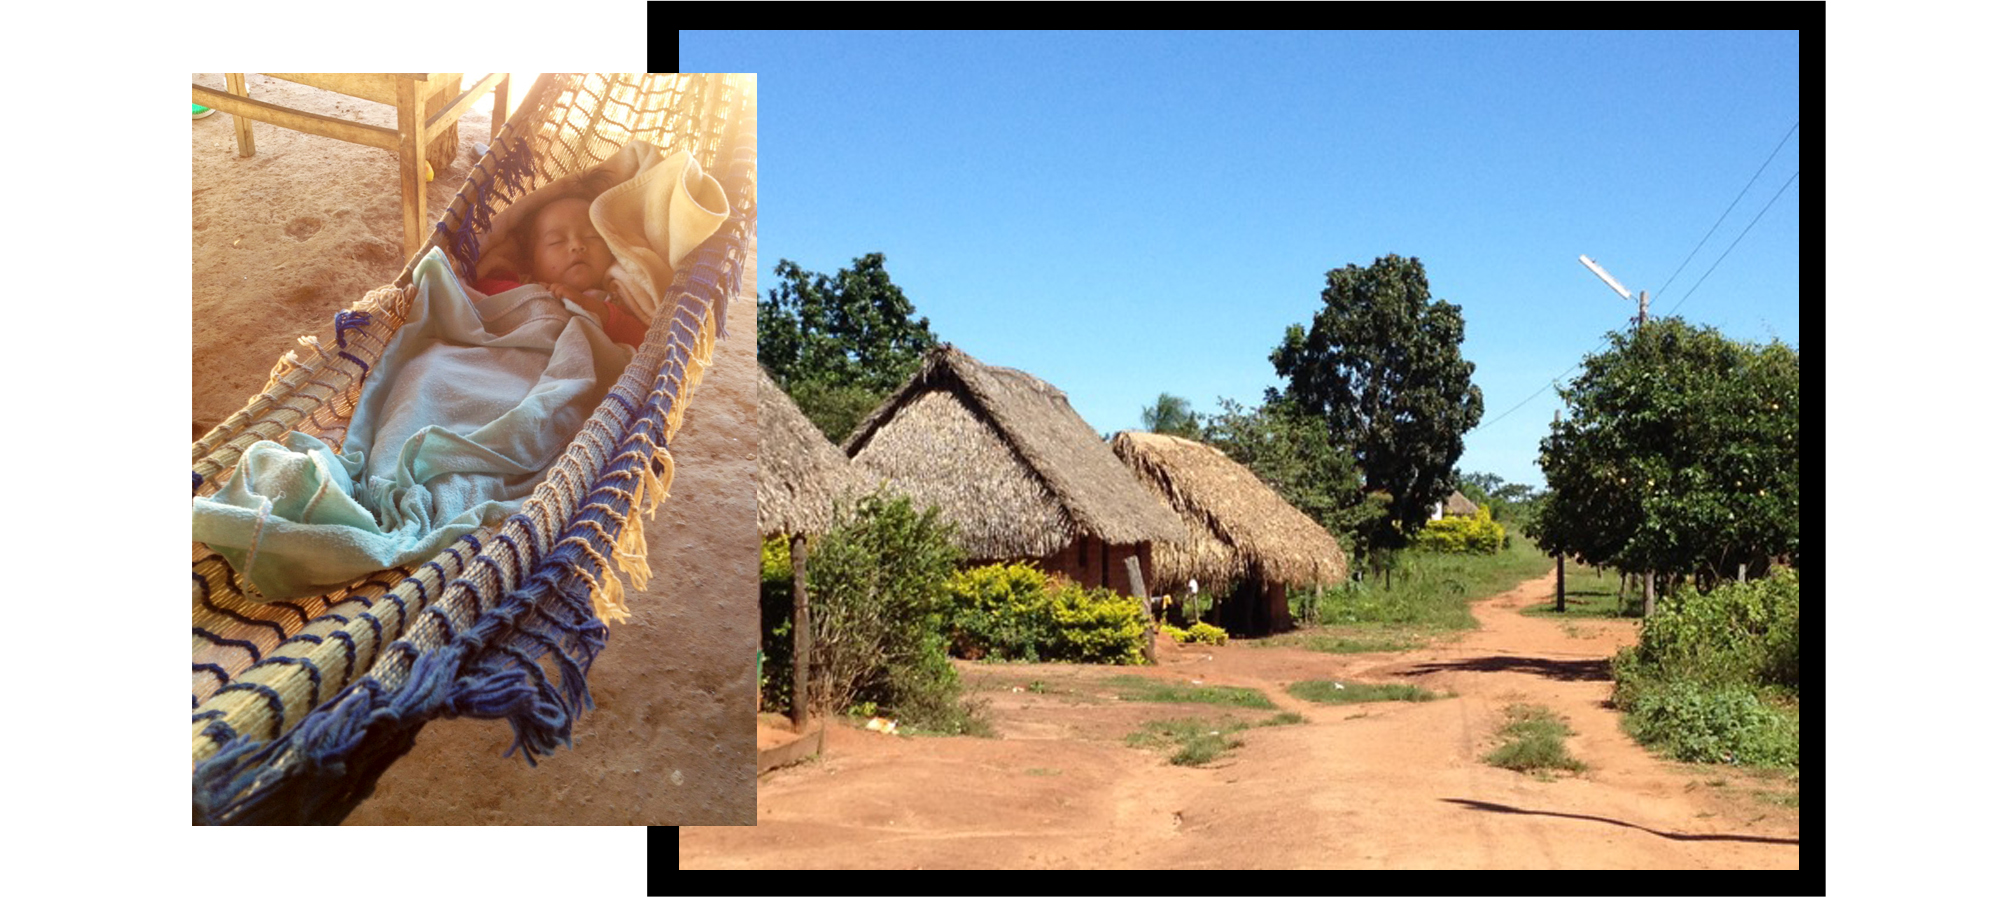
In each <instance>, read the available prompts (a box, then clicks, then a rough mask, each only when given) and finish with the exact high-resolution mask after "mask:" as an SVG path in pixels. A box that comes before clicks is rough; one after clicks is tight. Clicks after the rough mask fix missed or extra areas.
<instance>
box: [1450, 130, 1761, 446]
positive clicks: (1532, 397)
mask: <svg viewBox="0 0 2000 897" xmlns="http://www.w3.org/2000/svg"><path fill="white" fill-rule="evenodd" d="M1798 130H1799V123H1798V122H1792V128H1791V130H1789V131H1786V132H1785V136H1784V137H1781V138H1779V139H1778V145H1777V146H1775V147H1772V148H1771V154H1770V155H1769V156H1766V157H1764V164H1763V165H1759V166H1757V172H1756V174H1752V175H1751V176H1750V180H1749V181H1748V182H1746V183H1744V185H1743V189H1742V190H1740V191H1738V192H1737V194H1736V198H1735V199H1733V200H1730V201H1729V208H1727V209H1723V210H1722V215H1721V216H1719V217H1717V218H1716V219H1715V223H1714V224H1712V225H1709V228H1708V233H1706V234H1703V235H1702V237H1701V241H1700V242H1698V243H1696V244H1694V249H1693V250H1690V251H1689V252H1688V255H1687V258H1684V259H1682V260H1681V265H1680V267H1679V268H1675V269H1674V273H1673V274H1672V275H1671V276H1669V277H1668V278H1667V286H1672V285H1673V283H1674V278H1675V277H1679V276H1680V275H1681V269H1682V268H1686V267H1687V263H1688V262H1690V261H1692V260H1693V259H1694V257H1695V253H1698V252H1700V251H1701V247H1702V246H1704V245H1706V244H1707V243H1708V238H1709V237H1711V236H1714V235H1715V229H1716V228H1718V227H1721V226H1722V222H1723V220H1724V219H1726V218H1728V217H1729V213H1730V212H1731V211H1732V210H1734V209H1735V208H1736V204H1737V203H1739V202H1742V201H1743V195H1744V194H1746V193H1749V192H1750V186H1751V185H1752V184H1755V183H1757V178H1758V177H1759V176H1761V175H1762V174H1763V173H1764V169H1765V168H1766V167H1768V166H1770V164H1771V160H1772V159H1775V158H1777V156H1778V150H1781V149H1784V148H1785V143H1786V141H1789V140H1791V139H1792V135H1793V134H1794V133H1797V132H1798ZM1798 179H1799V172H1796V171H1794V172H1792V176H1791V178H1790V180H1787V181H1785V184H1784V186H1783V187H1779V188H1778V192H1776V193H1773V194H1771V198H1770V200H1769V201H1767V202H1765V203H1764V208H1762V209H1759V210H1757V217H1755V218H1752V219H1750V223H1749V224H1746V225H1744V226H1743V231H1742V232H1741V233H1738V234H1737V235H1736V239H1735V240H1732V241H1730V243H1729V248H1728V249H1724V250H1723V251H1722V254H1721V255H1719V256H1717V257H1716V259H1715V262H1714V264H1711V265H1709V266H1708V270H1707V271H1703V272H1702V274H1701V279H1700V280H1697V281H1695V282H1694V286H1692V287H1689V288H1688V291H1687V294H1686V295H1683V296H1682V297H1681V299H1680V302H1676V303H1674V307H1673V308H1672V309H1670V310H1669V311H1668V312H1667V316H1672V315H1673V313H1674V312H1676V311H1679V310H1680V307H1681V303H1682V302H1686V301H1687V300H1688V297H1689V296H1693V295H1694V292H1695V290H1698V289H1701V285H1702V283H1703V282H1705V281H1707V280H1708V275H1710V274H1712V273H1714V272H1715V268H1716V265H1720V264H1722V260H1723V259H1726V258H1728V257H1729V253H1730V251H1731V250H1734V249H1735V248H1736V244H1737V243H1741V242H1743V237H1744V235H1745V234H1748V233H1750V228H1753V227H1756V226H1757V222H1758V221H1759V220H1761V219H1762V218H1763V217H1764V213H1765V212H1767V211H1770V209H1771V205H1772V204H1773V203H1776V202H1777V201H1778V197H1780V196H1783V195H1784V193H1785V190H1786V189H1787V188H1789V187H1791V186H1792V182H1793V181H1796V180H1798ZM1666 292H1667V287H1665V286H1663V287H1661V288H1660V295H1663V296H1664V295H1666ZM1610 343H1611V338H1610V337H1609V336H1607V337H1605V338H1604V339H1602V340H1599V341H1598V343H1597V346H1596V348H1593V349H1591V350H1590V351H1589V352H1585V353H1584V355H1585V356H1589V355H1590V354H1591V353H1593V352H1596V351H1598V350H1599V349H1602V348H1604V347H1605V346H1607V345H1609V344H1610ZM1582 364H1583V362H1582V361H1578V362H1577V363H1576V364H1572V365H1570V366H1569V368H1568V369H1567V370H1564V371H1563V372H1562V373H1560V374H1557V375H1555V376H1554V377H1553V378H1550V380H1549V382H1547V383H1545V384H1542V387H1541V388H1540V389H1537V390H1535V391H1534V392H1531V393H1529V394H1528V397H1527V398H1525V399H1522V400H1521V401H1520V402H1519V403H1517V404H1515V405H1514V407H1512V408H1509V409H1507V410H1506V411H1503V412H1501V413H1500V415H1499V416H1498V417H1493V418H1489V419H1487V420H1483V421H1480V422H1479V425H1478V426H1476V427H1473V428H1472V429H1470V430H1467V431H1466V432H1467V433H1468V434H1471V433H1477V432H1479V431H1480V430H1483V429H1486V427H1487V426H1489V425H1491V424H1496V423H1499V422H1500V421H1502V420H1504V419H1506V417H1507V416H1508V415H1510V414H1513V413H1514V412H1516V411H1519V410H1521V409H1522V408H1524V407H1526V406H1527V404H1528V403H1529V402H1532V401H1534V400H1535V397H1536V396H1539V395H1541V394H1542V393H1544V392H1547V391H1548V390H1549V388H1550V387H1552V386H1555V385H1556V384H1557V383H1559V382H1561V381H1562V378H1564V377H1566V376H1569V372H1570V371H1574V370H1576V369H1577V368H1578V367H1580V366H1582Z"/></svg>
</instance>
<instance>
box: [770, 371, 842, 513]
mask: <svg viewBox="0 0 2000 897" xmlns="http://www.w3.org/2000/svg"><path fill="white" fill-rule="evenodd" d="M757 432H758V439H757V532H758V534H759V535H763V536H776V535H817V534H819V533H823V532H826V530H827V528H828V527H829V526H830V525H831V522H832V520H833V503H834V500H835V499H836V498H839V497H840V496H841V495H842V494H843V493H845V492H847V491H848V490H849V489H865V488H867V478H866V477H864V476H861V475H860V474H859V473H857V472H856V471H855V470H854V468H853V465H852V464H850V463H848V460H847V456H846V455H843V454H841V452H840V449H838V448H835V447H834V445H833V443H831V442H828V441H827V439H826V437H825V436H824V435H822V434H821V433H820V431H819V428H818V427H815V426H813V424H812V421H809V420H807V419H806V416H805V414H803V413H801V412H800V411H799V406H797V405H794V404H792V399H791V397H790V396H788V395H785V391H784V390H783V389H781V388H779V386H778V384H777V383H775V382H773V381H772V380H771V375H770V374H766V373H764V369H763V368H762V367H759V368H758V369H757Z"/></svg>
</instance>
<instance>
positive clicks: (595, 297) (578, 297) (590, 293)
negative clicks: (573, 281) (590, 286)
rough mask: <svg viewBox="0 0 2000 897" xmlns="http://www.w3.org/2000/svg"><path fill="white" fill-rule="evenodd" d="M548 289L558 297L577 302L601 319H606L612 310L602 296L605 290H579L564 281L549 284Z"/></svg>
mask: <svg viewBox="0 0 2000 897" xmlns="http://www.w3.org/2000/svg"><path fill="white" fill-rule="evenodd" d="M548 289H549V292H550V293H553V294H555V297H556V298H557V299H566V300H569V301H570V302H574V303H576V306H577V307H578V308H581V309H583V310H584V311H587V312H589V313H590V314H591V316H592V317H595V318H597V319H598V320H600V321H602V320H605V318H606V316H607V315H609V314H610V312H611V309H610V306H608V305H606V304H605V302H604V299H603V298H602V297H603V296H604V291H602V290H579V289H576V288H575V287H572V286H570V285H568V284H563V283H552V284H548Z"/></svg>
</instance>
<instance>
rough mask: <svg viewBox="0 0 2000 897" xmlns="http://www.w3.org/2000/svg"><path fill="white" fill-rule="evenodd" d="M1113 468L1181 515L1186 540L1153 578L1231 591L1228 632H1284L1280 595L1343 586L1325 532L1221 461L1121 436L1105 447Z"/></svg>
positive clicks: (1286, 618) (1169, 551)
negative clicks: (1122, 467)
mask: <svg viewBox="0 0 2000 897" xmlns="http://www.w3.org/2000/svg"><path fill="white" fill-rule="evenodd" d="M1111 450H1112V452H1114V453H1115V454H1117V456H1118V458H1119V460H1122V461H1124V462H1125V464H1126V465H1127V466H1129V467H1131V468H1132V470H1133V471H1134V472H1135V473H1137V474H1138V475H1139V480H1140V482H1143V483H1145V484H1146V486H1147V487H1148V488H1150V489H1151V490H1152V491H1153V493H1154V494H1155V495H1158V496H1159V497H1160V500H1161V501H1163V502H1165V503H1166V504H1167V505H1168V506H1169V507H1172V508H1173V509H1174V510H1175V511H1177V512H1179V513H1180V515H1181V520H1182V521H1183V522H1184V523H1185V524H1186V525H1187V528H1188V529H1189V530H1190V532H1191V535H1192V538H1190V539H1189V540H1188V541H1187V542H1185V543H1182V544H1181V545H1178V546H1163V547H1161V548H1159V549H1157V550H1156V551H1155V552H1154V554H1153V568H1154V569H1155V570H1157V571H1158V572H1159V575H1160V577H1161V578H1162V579H1163V580H1165V581H1166V582H1170V583H1179V582H1182V581H1185V580H1187V579H1189V578H1194V579H1198V580H1201V581H1203V582H1207V583H1214V584H1216V585H1220V584H1221V583H1223V582H1230V581H1233V582H1236V583H1238V586H1239V588H1238V592H1237V594H1236V595H1234V596H1232V597H1231V599H1230V602H1229V604H1234V605H1235V606H1234V607H1229V606H1227V605H1225V607H1224V608H1223V610H1224V613H1225V618H1228V619H1229V620H1230V622H1232V623H1234V624H1236V625H1233V626H1231V627H1230V628H1233V629H1237V630H1239V631H1247V632H1252V633H1257V634H1262V633H1264V632H1269V631H1271V630H1273V629H1285V628H1289V627H1290V625H1291V613H1290V609H1289V607H1288V606H1287V605H1286V603H1285V587H1286V586H1303V585H1332V584H1335V583H1338V582H1341V581H1342V580H1344V579H1346V578H1347V555H1346V554H1345V553H1343V552H1342V551H1341V550H1340V543H1339V542H1337V541H1335V540H1334V538H1333V535H1332V534H1331V533H1328V532H1327V531H1326V529H1325V528H1323V527H1321V526H1320V525H1319V524H1318V523H1315V522H1314V521H1313V519H1312V518H1310V517H1307V516H1306V515H1305V514H1304V513H1302V512H1301V511H1299V509H1297V508H1294V507H1292V506H1291V505H1290V504H1289V503H1287V502H1286V501H1285V500H1284V499H1283V498H1282V497H1280V496H1279V495H1278V493H1276V492H1274V491H1272V490H1271V487H1269V486H1266V485H1264V482H1263V481H1262V480H1259V479H1257V475H1256V474H1254V473H1251V472H1250V470H1249V468H1246V467H1244V466H1243V465H1241V464H1238V463H1236V462H1235V461H1232V460H1230V459H1229V456H1227V455H1224V454H1223V453H1222V452H1221V451H1219V450H1217V449H1215V448H1213V447H1210V446H1207V445H1203V444H1201V443H1199V442H1194V441H1192V440H1187V439H1182V438H1180V437H1178V436H1168V435H1165V434H1162V433H1146V432H1141V431H1137V430H1127V431H1125V432H1123V433H1120V434H1118V435H1117V436H1115V437H1113V438H1112V440H1111Z"/></svg>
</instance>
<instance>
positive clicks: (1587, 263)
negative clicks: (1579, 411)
mask: <svg viewBox="0 0 2000 897" xmlns="http://www.w3.org/2000/svg"><path fill="white" fill-rule="evenodd" d="M1576 260H1577V261H1579V262H1582V263H1583V266H1584V267H1586V268H1589V269H1590V273H1592V274H1595V275H1597V279H1599V280H1602V281H1604V285H1605V286H1608V287H1610V288H1612V289H1613V290H1616V291H1618V295H1620V296H1623V297H1625V298H1627V299H1630V298H1632V291H1631V290H1628V289H1626V288H1625V285H1624V284H1622V283H1619V282H1618V278H1616V277H1612V276H1611V272H1609V271H1606V270H1604V269H1603V268H1602V267H1600V266H1599V265H1598V264H1597V263H1596V262H1593V261H1591V260H1590V256H1587V255H1579V256H1577V257H1576ZM1639 326H1640V327H1644V326H1646V291H1645V290H1640V291H1639ZM1558 414H1560V412H1558ZM1556 569H1557V576H1558V577H1559V578H1560V576H1561V570H1562V568H1561V567H1560V566H1558V567H1557V568H1556ZM1641 576H1643V577H1644V579H1645V581H1646V616H1648V617H1651V616H1652V615H1653V573H1652V571H1650V570H1648V571H1646V572H1645V573H1643V574H1641ZM1619 591H1620V592H1623V591H1624V589H1623V587H1622V586H1621V587H1620V589H1619Z"/></svg>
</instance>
